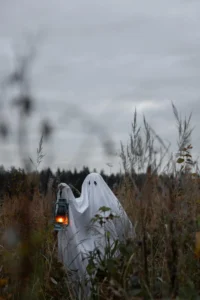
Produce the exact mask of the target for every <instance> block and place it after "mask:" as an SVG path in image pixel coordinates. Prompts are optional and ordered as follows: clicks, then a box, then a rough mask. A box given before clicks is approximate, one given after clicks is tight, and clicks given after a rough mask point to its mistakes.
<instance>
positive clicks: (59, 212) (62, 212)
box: [54, 198, 69, 231]
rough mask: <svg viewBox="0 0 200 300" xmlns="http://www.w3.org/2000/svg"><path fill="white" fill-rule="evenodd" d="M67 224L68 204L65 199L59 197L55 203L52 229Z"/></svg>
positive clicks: (57, 228) (60, 227) (59, 228)
mask: <svg viewBox="0 0 200 300" xmlns="http://www.w3.org/2000/svg"><path fill="white" fill-rule="evenodd" d="M68 225H69V204H68V201H67V199H63V198H60V199H58V200H57V201H56V203H55V213H54V230H57V231H58V230H62V229H65V228H66V227H67V226H68Z"/></svg>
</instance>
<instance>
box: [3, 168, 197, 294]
mask: <svg viewBox="0 0 200 300" xmlns="http://www.w3.org/2000/svg"><path fill="white" fill-rule="evenodd" d="M26 195H27V193H26V192H24V194H22V195H21V196H19V197H13V198H12V199H10V198H8V199H5V201H4V204H3V207H2V209H1V218H0V226H1V233H2V241H1V248H0V264H1V268H0V277H1V279H0V291H1V297H2V298H0V299H23V297H24V299H27V298H26V297H27V295H28V298H29V299H75V297H74V296H73V291H70V288H69V282H68V277H67V275H66V274H65V273H64V270H63V268H62V265H61V264H60V263H59V262H57V247H56V239H55V236H54V234H53V227H52V224H51V218H52V201H53V195H51V194H50V193H49V194H48V195H47V197H45V198H44V197H41V196H40V195H39V193H38V191H37V189H36V190H35V192H34V195H33V199H32V201H30V199H29V198H27V197H26ZM118 197H119V199H121V201H122V203H123V205H124V207H125V209H126V211H127V213H128V215H129V217H130V218H131V220H132V221H133V223H134V224H136V233H137V240H136V241H134V245H133V246H134V256H133V257H132V260H131V272H132V275H133V276H137V278H138V279H139V282H140V288H139V290H138V288H137V289H136V288H135V287H134V286H131V284H129V285H128V286H127V284H125V287H126V291H125V294H126V296H123V297H124V298H123V297H122V294H120V293H119V295H120V296H116V295H117V292H116V286H115V285H113V286H114V288H113V287H112V284H110V283H108V282H107V283H106V284H105V283H103V282H104V281H103V282H100V283H99V284H100V286H101V287H102V286H103V287H104V288H103V293H104V294H106V295H109V297H107V298H104V299H108V298H110V299H119V297H120V298H121V299H137V298H134V297H136V296H133V295H134V294H136V292H137V291H138V294H140V298H138V299H163V298H164V297H165V299H166V297H167V299H173V298H175V297H176V296H178V295H179V296H180V295H182V296H180V298H179V299H196V298H194V297H195V296H193V298H191V297H192V296H191V295H197V294H198V293H199V292H200V291H199V286H200V268H199V267H200V265H199V258H197V257H196V256H195V252H194V250H195V233H196V231H198V230H199V229H198V228H197V220H198V218H199V216H200V201H199V200H200V189H199V180H198V179H193V177H192V176H191V175H185V176H183V178H182V181H181V182H180V183H179V185H178V182H177V180H175V179H172V178H169V177H163V178H162V177H158V176H157V175H155V174H151V171H150V170H148V173H147V175H146V180H145V182H144V184H143V187H142V189H141V190H140V193H139V194H138V190H137V187H136V185H135V184H134V183H133V179H131V180H130V178H125V179H124V181H123V183H122V185H121V187H119V191H118ZM129 276H130V273H129ZM129 279H130V277H129ZM124 280H125V281H126V278H123V281H124ZM125 281H124V282H125ZM120 284H121V283H120V282H118V285H117V287H118V288H119V287H120V288H121V289H122V290H123V288H124V286H123V283H122V284H121V286H120ZM105 285H106V286H107V288H108V290H109V293H106V292H105ZM114 290H115V292H114ZM112 297H113V298H112ZM127 297H128V298H127ZM138 297H139V296H138ZM181 297H182V298H181ZM96 299H97V298H96Z"/></svg>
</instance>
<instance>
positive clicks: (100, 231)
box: [58, 173, 134, 277]
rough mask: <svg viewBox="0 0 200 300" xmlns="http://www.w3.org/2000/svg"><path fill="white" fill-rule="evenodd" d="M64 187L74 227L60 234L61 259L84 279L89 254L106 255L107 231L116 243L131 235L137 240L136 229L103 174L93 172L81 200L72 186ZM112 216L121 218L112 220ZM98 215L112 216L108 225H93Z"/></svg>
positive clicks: (86, 179)
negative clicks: (135, 236) (75, 195)
mask: <svg viewBox="0 0 200 300" xmlns="http://www.w3.org/2000/svg"><path fill="white" fill-rule="evenodd" d="M61 187H62V198H63V197H64V198H65V197H67V199H69V219H70V224H69V226H68V227H67V229H66V230H65V231H60V232H59V233H58V247H59V257H60V259H62V261H63V263H64V265H65V266H66V267H67V268H70V269H76V270H78V274H79V276H80V277H82V276H84V275H85V273H86V267H87V264H88V261H87V254H88V253H89V252H90V251H93V250H94V249H95V248H96V247H98V249H99V250H100V251H101V253H104V249H105V245H106V239H105V232H106V231H109V232H110V240H111V242H112V241H114V240H116V239H118V240H120V241H122V240H124V239H125V238H126V237H128V235H129V237H134V229H133V226H132V224H131V222H130V220H129V218H128V217H127V214H126V212H125V211H124V209H123V208H122V206H121V204H120V202H119V200H118V199H117V198H116V196H115V195H114V193H113V192H112V191H111V189H110V188H109V187H108V185H107V184H106V182H105V181H104V180H103V178H102V176H101V175H100V174H98V173H91V174H89V175H88V176H87V177H86V178H85V180H84V182H83V184H82V189H81V195H80V197H79V198H75V197H74V195H73V193H72V191H71V189H70V187H69V186H68V185H66V184H63V183H62V184H60V188H61ZM101 207H104V208H105V207H107V208H110V209H111V211H109V210H106V209H104V210H103V209H102V211H99V209H100V208H101ZM110 213H112V215H113V216H115V215H116V216H117V218H115V217H114V218H113V219H110V218H109V216H110ZM97 214H98V215H99V216H100V215H101V216H102V217H104V218H106V217H108V219H109V220H108V222H106V224H104V225H101V224H99V223H98V222H97V223H96V224H93V225H91V220H92V219H93V218H94V217H95V215H97Z"/></svg>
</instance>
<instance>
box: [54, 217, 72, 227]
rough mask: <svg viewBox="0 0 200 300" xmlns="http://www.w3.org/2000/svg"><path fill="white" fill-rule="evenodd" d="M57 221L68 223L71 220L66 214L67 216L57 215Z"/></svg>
mask: <svg viewBox="0 0 200 300" xmlns="http://www.w3.org/2000/svg"><path fill="white" fill-rule="evenodd" d="M56 222H57V223H61V224H65V225H68V223H69V220H68V217H67V216H65V217H61V216H57V217H56Z"/></svg>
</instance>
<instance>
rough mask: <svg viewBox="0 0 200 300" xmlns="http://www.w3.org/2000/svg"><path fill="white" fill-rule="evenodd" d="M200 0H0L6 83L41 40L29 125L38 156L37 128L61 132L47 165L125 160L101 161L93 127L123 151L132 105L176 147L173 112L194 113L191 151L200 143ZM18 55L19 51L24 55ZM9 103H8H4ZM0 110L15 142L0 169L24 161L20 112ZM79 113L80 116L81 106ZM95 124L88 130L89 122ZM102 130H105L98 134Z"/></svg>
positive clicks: (0, 59) (0, 71) (0, 70)
mask: <svg viewBox="0 0 200 300" xmlns="http://www.w3.org/2000/svg"><path fill="white" fill-rule="evenodd" d="M199 28H200V1H198V0H197V1H192V0H188V1H184V0H180V1H177V0H167V1H163V0H157V1H155V0H146V1H144V0H138V1H134V0H101V1H97V0H73V1H69V0H56V1H55V0H0V81H1V82H2V81H3V80H4V78H5V76H7V75H8V74H9V73H10V72H11V71H12V69H13V68H14V59H13V58H14V54H13V53H14V52H13V51H15V52H16V51H19V47H20V49H22V51H24V50H23V49H25V48H23V47H24V46H23V45H24V41H25V40H26V38H27V35H34V34H38V36H39V37H38V38H37V40H36V42H34V43H35V46H36V48H37V55H36V58H35V60H34V63H33V65H32V68H31V80H30V83H31V90H32V94H33V96H34V98H35V99H36V109H35V111H34V114H33V116H32V118H31V119H30V124H29V126H30V145H29V148H30V155H31V156H32V158H33V159H34V157H35V155H36V148H37V145H38V140H39V137H40V135H39V126H40V121H41V120H43V119H48V120H51V121H52V124H53V125H54V127H55V132H54V133H55V134H54V136H53V140H52V141H51V144H50V146H49V147H47V145H45V146H44V148H45V149H44V151H45V152H46V153H47V157H46V160H45V162H44V165H43V166H45V165H47V164H49V166H50V167H51V168H52V169H55V168H57V167H60V168H65V169H66V168H68V167H80V166H82V165H84V164H85V165H89V166H90V167H91V168H92V169H93V168H97V169H98V170H99V169H102V168H104V169H107V166H106V165H105V164H106V163H107V162H112V163H114V169H113V170H117V169H118V168H119V160H118V159H116V158H109V157H107V156H105V155H104V151H103V147H102V143H101V141H100V140H99V138H98V132H96V131H95V128H96V127H98V128H102V131H104V132H106V134H107V135H108V136H110V137H112V139H113V141H114V142H115V147H116V150H117V149H118V148H119V142H120V140H122V141H124V142H125V141H126V140H127V139H128V134H129V132H130V130H131V121H132V118H133V111H134V109H135V107H136V108H137V110H138V113H139V115H141V116H142V114H143V113H144V114H145V115H146V117H147V120H148V121H149V123H150V124H151V125H152V127H153V128H154V129H155V130H156V131H157V133H158V134H159V135H161V136H162V137H164V138H165V139H167V140H170V141H172V143H175V141H176V129H175V126H176V125H175V122H174V118H173V114H172V109H171V101H173V102H174V103H175V105H176V106H177V108H178V110H180V111H181V113H182V114H183V115H185V114H188V113H189V112H190V111H192V112H193V119H192V120H193V124H194V125H195V127H196V128H195V131H194V135H193V144H194V146H195V151H196V152H197V153H199V147H200V138H199V129H198V128H199V126H200V119H199V113H200V31H199ZM20 51H21V50H20ZM5 99H6V101H5ZM3 100H4V104H5V105H4V106H3V107H1V118H2V112H3V114H4V118H5V120H6V121H8V122H9V124H10V125H11V130H12V136H11V137H10V138H9V140H8V141H7V143H6V145H3V144H2V143H3V142H2V140H1V145H0V155H1V157H0V164H4V165H5V166H6V167H9V166H11V165H16V166H18V165H19V164H20V162H19V157H18V152H17V150H16V149H17V148H16V143H17V140H16V138H15V136H16V131H17V122H18V119H17V115H16V111H15V109H14V108H11V107H10V99H9V97H8V96H7V97H6V96H5V98H4V99H1V101H3ZM74 107H76V109H74ZM88 120H89V121H91V122H93V123H92V124H96V125H95V126H96V127H95V126H94V127H93V129H94V130H93V131H92V132H88V130H87V124H86V123H85V121H88ZM99 126H100V127H99Z"/></svg>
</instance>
